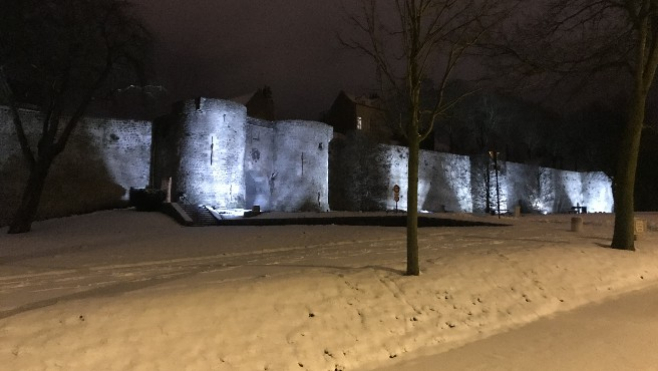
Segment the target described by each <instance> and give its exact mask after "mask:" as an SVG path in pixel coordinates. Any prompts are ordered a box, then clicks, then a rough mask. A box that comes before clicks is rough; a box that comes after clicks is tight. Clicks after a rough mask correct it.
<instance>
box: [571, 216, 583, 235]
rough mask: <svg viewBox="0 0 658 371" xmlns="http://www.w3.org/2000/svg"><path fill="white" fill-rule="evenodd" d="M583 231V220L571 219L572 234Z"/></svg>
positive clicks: (578, 218)
mask: <svg viewBox="0 0 658 371" xmlns="http://www.w3.org/2000/svg"><path fill="white" fill-rule="evenodd" d="M582 230H583V218H580V217H573V218H571V232H580V231H582Z"/></svg>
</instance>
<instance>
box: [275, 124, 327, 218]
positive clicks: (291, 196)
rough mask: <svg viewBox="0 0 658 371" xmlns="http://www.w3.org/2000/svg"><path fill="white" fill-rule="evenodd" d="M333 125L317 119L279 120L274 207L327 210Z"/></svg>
mask: <svg viewBox="0 0 658 371" xmlns="http://www.w3.org/2000/svg"><path fill="white" fill-rule="evenodd" d="M332 136H333V129H332V127H331V126H329V125H326V124H323V123H320V122H314V121H300V120H290V121H277V122H276V123H275V135H274V148H275V155H274V163H273V172H272V173H273V177H272V179H271V183H272V187H271V190H272V199H271V204H272V209H273V210H279V211H299V210H301V211H327V210H328V209H329V201H328V194H329V189H328V183H329V171H328V168H329V142H330V141H331V138H332Z"/></svg>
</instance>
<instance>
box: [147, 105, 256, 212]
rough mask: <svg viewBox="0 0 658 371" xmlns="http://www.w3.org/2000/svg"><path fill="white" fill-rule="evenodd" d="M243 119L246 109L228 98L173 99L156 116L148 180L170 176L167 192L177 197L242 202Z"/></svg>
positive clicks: (220, 204)
mask: <svg viewBox="0 0 658 371" xmlns="http://www.w3.org/2000/svg"><path fill="white" fill-rule="evenodd" d="M246 119H247V109H246V108H245V107H244V106H243V105H240V104H238V103H234V102H230V101H224V100H218V99H206V98H198V99H194V100H187V101H183V102H180V103H179V104H177V105H176V106H175V108H174V111H173V112H172V113H171V114H170V115H169V116H168V117H166V118H163V119H159V120H156V125H155V127H154V133H153V135H154V138H157V139H156V143H155V145H154V150H153V153H154V154H155V156H154V157H156V158H158V160H156V161H158V162H157V163H156V169H154V171H153V174H154V178H155V179H154V183H155V184H156V185H157V184H158V181H161V180H162V179H164V178H168V177H171V178H172V197H173V198H174V199H175V200H178V201H180V202H184V203H188V204H207V205H212V206H215V207H219V208H234V207H243V205H244V202H245V186H244V184H245V181H244V151H245V125H246ZM160 159H162V160H160ZM160 161H161V162H160Z"/></svg>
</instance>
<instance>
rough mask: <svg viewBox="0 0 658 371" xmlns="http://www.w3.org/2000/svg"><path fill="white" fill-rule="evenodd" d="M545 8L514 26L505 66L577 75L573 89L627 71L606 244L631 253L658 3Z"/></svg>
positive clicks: (657, 58)
mask: <svg viewBox="0 0 658 371" xmlns="http://www.w3.org/2000/svg"><path fill="white" fill-rule="evenodd" d="M544 5H545V6H546V7H545V11H544V12H542V13H541V17H540V18H539V19H535V20H534V21H532V22H528V23H527V24H525V25H524V27H521V28H520V29H519V31H518V32H517V33H515V34H514V35H513V36H512V39H511V40H509V41H510V42H509V43H508V46H507V47H505V53H506V54H507V55H512V56H514V58H513V60H515V61H521V62H522V63H521V64H518V63H512V64H510V65H509V66H510V67H512V68H515V69H517V71H520V72H522V73H523V74H525V75H528V76H544V77H548V78H551V76H553V77H555V76H561V77H562V78H561V81H567V80H568V81H570V82H571V83H572V84H573V79H575V78H579V79H580V81H581V83H578V85H580V86H587V82H589V80H591V79H592V78H594V77H596V76H600V75H601V74H602V73H605V72H606V71H608V72H609V71H621V70H623V71H627V72H629V74H628V75H627V77H630V78H629V79H627V80H630V89H629V90H630V92H629V98H628V102H627V105H628V107H627V116H626V119H625V121H626V124H625V126H624V129H623V131H622V136H621V141H620V145H619V148H617V154H618V157H617V165H616V170H615V173H614V177H613V195H614V200H615V228H614V235H613V238H612V244H611V245H612V247H613V248H616V249H623V250H635V245H634V221H633V218H634V185H635V175H636V169H637V163H638V156H639V148H640V138H641V134H642V128H643V126H644V119H645V113H646V106H647V97H648V94H649V90H650V88H651V86H652V84H653V81H654V77H655V73H656V67H657V66H658V1H656V0H546V2H545V3H544ZM565 76H566V77H567V79H565V78H564V77H565ZM606 77H607V78H610V75H608V76H606ZM572 78H573V79H572ZM619 86H623V85H615V86H608V87H607V88H608V89H615V90H617V89H619ZM598 88H599V89H600V88H601V83H599V86H598ZM604 88H605V87H604Z"/></svg>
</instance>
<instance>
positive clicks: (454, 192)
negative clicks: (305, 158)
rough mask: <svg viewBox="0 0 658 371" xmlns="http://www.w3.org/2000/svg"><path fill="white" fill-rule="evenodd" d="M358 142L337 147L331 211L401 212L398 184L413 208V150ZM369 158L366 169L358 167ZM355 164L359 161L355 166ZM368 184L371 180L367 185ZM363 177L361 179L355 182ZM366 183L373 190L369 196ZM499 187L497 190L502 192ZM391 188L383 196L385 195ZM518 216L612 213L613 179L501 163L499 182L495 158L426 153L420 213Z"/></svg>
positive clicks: (421, 170)
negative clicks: (518, 212) (580, 210)
mask: <svg viewBox="0 0 658 371" xmlns="http://www.w3.org/2000/svg"><path fill="white" fill-rule="evenodd" d="M353 142H358V139H355V138H347V139H336V140H334V142H332V147H331V148H332V154H331V156H332V157H331V182H330V185H331V190H330V194H331V197H330V200H331V203H330V206H331V207H332V209H336V210H354V211H356V210H359V209H360V208H361V207H362V205H371V206H373V205H374V207H371V209H379V210H383V209H387V210H391V209H394V208H395V201H394V199H393V191H392V189H393V186H394V185H395V184H397V185H399V186H400V188H401V191H400V201H399V202H398V208H399V209H406V207H407V203H406V193H407V174H408V173H407V159H408V150H407V148H405V147H399V146H385V145H382V146H378V148H377V150H376V151H373V150H372V148H369V147H367V146H364V145H353V144H352V143H353ZM361 158H368V159H369V160H370V162H369V163H368V164H367V165H359V164H358V161H359V159H361ZM355 161H356V163H355ZM364 178H366V179H364ZM356 179H360V180H358V181H355V180H356ZM364 184H367V185H368V188H370V189H372V190H373V192H368V191H367V188H366V187H363V185H364ZM497 184H498V186H497ZM382 190H384V191H382ZM487 201H488V202H489V210H492V211H496V210H497V209H498V206H500V211H501V212H508V211H512V210H513V208H514V207H515V206H516V205H521V207H522V211H524V212H545V213H558V212H568V211H570V210H571V207H572V206H576V205H580V206H586V207H587V209H588V212H611V211H612V207H613V199H612V190H611V183H610V179H608V178H607V177H606V176H605V175H604V174H603V173H600V172H594V173H578V172H573V171H562V170H556V169H549V168H540V167H537V166H530V165H522V164H516V163H507V162H500V164H499V170H498V182H496V171H495V169H494V167H493V166H492V164H491V163H490V162H489V159H488V158H487V157H485V156H483V157H480V158H478V157H472V158H470V157H466V156H459V155H453V154H447V153H438V152H432V151H421V153H420V164H419V180H418V209H419V210H426V211H435V212H441V211H448V212H485V211H486V210H487Z"/></svg>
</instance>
